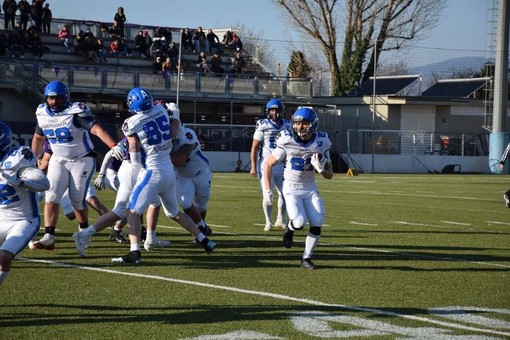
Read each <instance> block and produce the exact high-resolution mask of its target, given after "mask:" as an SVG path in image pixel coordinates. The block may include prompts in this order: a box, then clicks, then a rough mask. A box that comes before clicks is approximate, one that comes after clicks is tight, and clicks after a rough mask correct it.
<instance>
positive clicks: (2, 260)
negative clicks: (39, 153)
mask: <svg viewBox="0 0 510 340" xmlns="http://www.w3.org/2000/svg"><path fill="white" fill-rule="evenodd" d="M11 135H12V133H11V129H10V128H9V127H8V126H7V125H6V124H5V123H4V122H2V121H0V285H1V284H2V282H4V281H5V279H6V278H7V275H8V273H9V270H10V269H11V264H12V260H13V259H14V257H15V256H16V255H17V254H19V253H20V252H21V251H22V250H23V249H24V248H25V247H26V246H27V244H28V243H29V241H30V240H31V239H32V238H33V237H34V236H35V235H36V234H37V232H38V231H39V224H40V218H39V205H38V202H37V199H36V193H37V192H40V191H46V190H47V189H49V187H50V182H49V181H48V179H47V178H46V175H45V174H44V172H42V171H41V170H39V169H38V168H37V158H36V157H35V156H34V154H33V153H32V151H31V150H30V148H29V147H26V146H18V147H11Z"/></svg>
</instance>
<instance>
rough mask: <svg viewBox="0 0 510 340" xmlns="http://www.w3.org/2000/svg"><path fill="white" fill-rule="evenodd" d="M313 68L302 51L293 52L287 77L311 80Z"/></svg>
mask: <svg viewBox="0 0 510 340" xmlns="http://www.w3.org/2000/svg"><path fill="white" fill-rule="evenodd" d="M310 72H311V68H310V65H309V64H308V62H307V61H306V58H305V55H304V54H303V52H301V51H292V54H291V55H290V62H289V66H288V67H287V76H288V77H295V78H310Z"/></svg>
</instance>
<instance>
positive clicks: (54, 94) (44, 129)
mask: <svg viewBox="0 0 510 340" xmlns="http://www.w3.org/2000/svg"><path fill="white" fill-rule="evenodd" d="M44 97H45V102H44V103H43V104H40V105H39V106H38V107H37V110H36V112H35V115H36V118H37V125H36V129H35V133H34V136H33V139H32V151H33V152H34V154H35V155H36V157H39V156H40V155H41V151H42V148H43V144H44V140H45V139H48V140H49V142H50V143H51V149H52V151H53V156H52V157H51V159H50V162H49V165H48V172H47V176H48V179H49V181H50V189H49V190H48V191H47V192H46V195H45V204H44V236H43V237H42V238H41V239H40V240H39V241H36V242H34V243H33V246H34V247H35V248H37V249H46V250H53V249H55V227H56V225H57V221H58V210H59V205H60V200H61V198H62V196H63V195H64V192H65V191H66V190H67V189H69V198H70V200H71V204H72V206H73V209H74V210H75V214H76V219H77V220H78V223H79V224H80V229H85V228H87V227H88V209H87V205H86V204H85V196H86V194H87V189H88V187H89V184H90V180H91V178H92V175H93V174H94V171H95V161H96V160H95V157H96V154H95V152H94V145H93V144H92V140H91V138H90V134H93V135H96V136H97V137H99V139H101V141H102V142H103V143H105V144H106V145H108V146H109V147H110V148H119V146H117V145H116V143H115V141H114V139H113V138H112V137H111V136H110V134H109V133H108V132H107V131H106V130H105V129H104V128H103V127H102V126H101V125H100V124H99V123H98V122H97V121H96V120H95V119H94V117H93V116H92V112H91V111H90V109H89V108H88V107H87V106H86V105H85V104H83V103H79V102H72V101H71V100H70V94H69V89H68V87H67V86H66V85H65V84H64V83H63V82H61V81H52V82H50V83H49V84H48V85H47V86H46V88H45V90H44Z"/></svg>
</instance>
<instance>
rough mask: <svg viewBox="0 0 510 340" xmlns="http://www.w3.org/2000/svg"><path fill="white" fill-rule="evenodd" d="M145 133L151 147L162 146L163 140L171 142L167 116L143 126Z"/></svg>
mask: <svg viewBox="0 0 510 340" xmlns="http://www.w3.org/2000/svg"><path fill="white" fill-rule="evenodd" d="M143 131H144V132H145V134H146V135H147V143H148V144H149V145H157V144H160V143H161V141H162V140H165V141H167V140H169V139H170V137H171V135H170V122H169V121H168V119H167V118H166V117H165V116H160V117H158V118H156V121H155V122H154V121H150V122H148V123H147V124H145V125H144V126H143Z"/></svg>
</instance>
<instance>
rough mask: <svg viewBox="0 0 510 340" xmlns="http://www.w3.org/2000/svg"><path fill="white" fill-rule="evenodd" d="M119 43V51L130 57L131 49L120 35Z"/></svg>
mask: <svg viewBox="0 0 510 340" xmlns="http://www.w3.org/2000/svg"><path fill="white" fill-rule="evenodd" d="M119 43H120V49H121V51H123V52H124V55H126V56H128V57H131V53H132V51H131V49H130V48H129V46H128V45H127V43H126V39H124V38H122V37H121V38H120V41H119Z"/></svg>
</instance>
